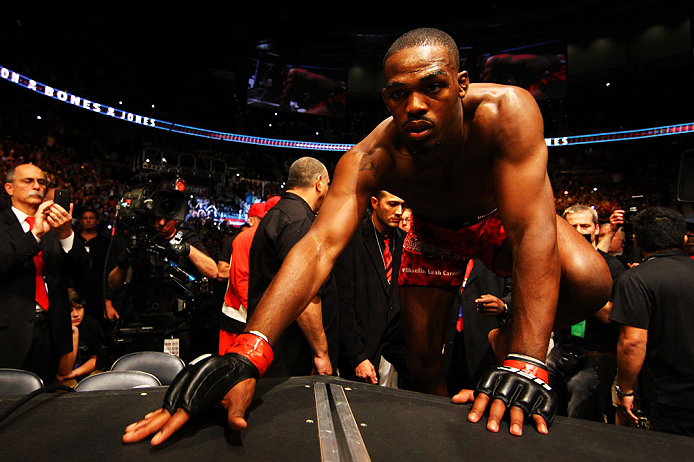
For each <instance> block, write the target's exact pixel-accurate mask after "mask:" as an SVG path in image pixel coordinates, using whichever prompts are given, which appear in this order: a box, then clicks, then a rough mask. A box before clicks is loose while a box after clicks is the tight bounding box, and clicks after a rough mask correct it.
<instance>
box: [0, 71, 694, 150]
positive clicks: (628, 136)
mask: <svg viewBox="0 0 694 462" xmlns="http://www.w3.org/2000/svg"><path fill="white" fill-rule="evenodd" d="M0 78H2V79H3V80H7V81H9V82H12V83H15V84H17V85H19V86H21V87H24V88H26V89H27V90H31V91H33V92H36V93H40V94H42V95H44V96H48V97H49V98H53V99H55V100H57V101H61V102H63V103H67V104H71V105H73V106H75V107H78V108H80V109H84V110H87V111H90V112H93V113H95V114H101V115H106V116H109V117H113V118H114V119H118V120H122V121H125V122H130V123H134V124H138V125H142V126H145V127H151V128H158V129H160V130H166V131H170V132H173V133H181V134H184V135H192V136H198V137H202V138H209V139H213V140H220V141H231V142H233V143H244V144H253V145H258V146H272V147H278V148H288V149H307V150H312V151H334V152H345V151H348V150H349V149H351V148H352V147H353V146H354V145H353V144H334V143H314V142H309V141H292V140H281V139H272V138H260V137H256V136H249V135H238V134H234V133H224V132H217V131H213V130H207V129H204V128H196V127H189V126H186V125H178V124H175V123H173V122H166V121H163V120H159V119H155V118H152V117H148V116H144V115H141V114H134V113H132V112H128V111H124V110H122V109H119V108H116V107H112V106H108V105H106V104H102V103H98V102H95V101H91V100H89V99H86V98H82V97H80V96H77V95H73V94H72V93H68V92H66V91H64V90H60V89H57V88H53V87H51V86H49V85H44V84H42V83H40V82H37V81H35V80H33V79H30V78H28V77H25V76H23V75H21V74H19V73H17V72H14V71H12V70H10V69H7V68H6V67H2V66H0ZM691 132H694V123H687V124H680V125H668V126H664V127H654V128H647V129H641V130H627V131H621V132H609V133H598V134H593V135H579V136H562V137H557V138H545V144H546V145H547V146H548V147H561V146H572V145H581V144H594V143H605V142H610V141H625V140H635V139H642V138H653V137H658V136H667V135H679V134H684V133H691Z"/></svg>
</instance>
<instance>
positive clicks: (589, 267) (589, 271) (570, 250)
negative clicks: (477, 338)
mask: <svg viewBox="0 0 694 462" xmlns="http://www.w3.org/2000/svg"><path fill="white" fill-rule="evenodd" d="M557 246H558V249H559V258H560V259H561V283H560V287H559V301H558V304H557V312H556V316H555V318H554V327H555V328H560V327H566V326H570V325H572V324H575V323H577V322H580V321H582V320H584V319H587V318H589V317H590V316H592V315H593V314H595V313H596V312H597V311H598V310H599V309H600V308H602V307H603V306H604V305H605V303H606V302H607V299H608V297H609V295H610V290H611V287H612V276H611V275H610V270H609V268H608V267H607V263H605V260H604V259H603V258H602V257H601V256H600V254H599V253H598V252H597V251H596V250H595V249H594V248H593V246H592V245H591V244H590V243H589V242H588V241H587V240H586V239H585V238H584V237H583V236H582V235H581V234H580V233H578V232H577V231H576V230H575V229H574V228H573V227H572V226H571V225H569V223H567V222H566V220H564V219H563V218H561V217H560V216H558V215H557ZM502 250H506V249H502ZM508 250H509V251H510V249H508ZM501 258H504V256H502V257H501ZM510 332H511V323H507V324H506V325H504V327H503V328H502V329H499V330H494V331H492V332H490V335H489V341H490V343H491V344H492V347H493V348H494V352H495V353H496V356H497V358H504V357H506V354H507V353H508V352H507V351H506V347H507V345H508V340H509V335H510Z"/></svg>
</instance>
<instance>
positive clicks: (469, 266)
mask: <svg viewBox="0 0 694 462" xmlns="http://www.w3.org/2000/svg"><path fill="white" fill-rule="evenodd" d="M473 262H474V260H473V259H472V258H471V259H469V260H468V261H467V267H466V268H465V279H463V285H461V286H460V294H461V295H462V294H463V289H465V286H466V285H467V280H468V278H469V277H470V273H471V272H472V266H473V265H474V263H473ZM455 330H457V331H458V332H462V331H463V307H462V306H461V307H460V310H459V311H458V320H457V321H456V323H455Z"/></svg>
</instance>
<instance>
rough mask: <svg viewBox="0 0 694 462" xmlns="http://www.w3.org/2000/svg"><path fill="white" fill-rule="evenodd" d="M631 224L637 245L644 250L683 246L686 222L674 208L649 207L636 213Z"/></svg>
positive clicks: (652, 250)
mask: <svg viewBox="0 0 694 462" xmlns="http://www.w3.org/2000/svg"><path fill="white" fill-rule="evenodd" d="M631 224H632V226H633V229H634V236H635V237H636V242H637V244H638V246H639V247H640V248H641V250H643V251H644V252H658V251H660V250H666V249H681V248H682V247H684V235H685V234H686V233H687V223H686V222H685V221H684V217H683V216H682V214H681V213H679V212H677V211H676V210H673V209H669V208H666V207H649V208H647V209H646V210H644V211H642V212H640V213H639V214H637V215H636V216H635V217H634V218H633V220H631Z"/></svg>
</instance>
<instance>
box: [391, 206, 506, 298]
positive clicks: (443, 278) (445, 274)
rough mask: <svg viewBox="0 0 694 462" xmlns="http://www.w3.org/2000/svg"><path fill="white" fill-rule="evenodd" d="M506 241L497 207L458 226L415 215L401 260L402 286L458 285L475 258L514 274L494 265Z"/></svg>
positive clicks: (494, 269)
mask: <svg viewBox="0 0 694 462" xmlns="http://www.w3.org/2000/svg"><path fill="white" fill-rule="evenodd" d="M505 240H506V232H505V231H504V227H503V226H502V225H501V219H500V218H499V213H498V212H497V211H496V210H495V211H493V212H491V213H489V214H488V215H485V216H483V217H480V218H479V219H478V220H473V221H472V222H471V223H470V224H467V225H465V226H464V227H461V228H458V229H452V228H447V227H445V226H441V225H435V224H433V223H429V222H427V221H425V220H423V219H421V218H419V217H415V216H414V215H413V216H412V225H411V227H410V231H409V232H408V233H407V237H406V238H405V243H404V246H403V250H402V260H401V261H400V274H399V276H398V285H399V286H439V287H451V286H453V287H458V286H460V285H461V284H462V283H463V279H464V278H465V266H466V265H467V261H468V260H469V259H471V258H478V259H480V260H481V261H482V262H483V263H484V265H485V266H486V267H487V268H489V269H491V270H492V271H494V272H495V273H496V274H498V275H499V276H502V277H509V276H510V274H509V273H507V272H505V271H502V270H500V269H499V268H495V267H494V264H493V262H494V257H496V254H497V253H498V251H499V248H501V245H502V244H503V243H504V241H505Z"/></svg>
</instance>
